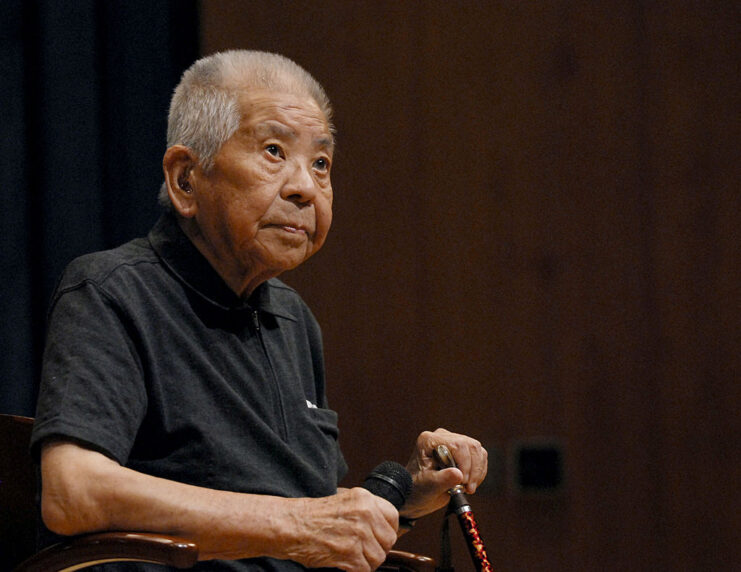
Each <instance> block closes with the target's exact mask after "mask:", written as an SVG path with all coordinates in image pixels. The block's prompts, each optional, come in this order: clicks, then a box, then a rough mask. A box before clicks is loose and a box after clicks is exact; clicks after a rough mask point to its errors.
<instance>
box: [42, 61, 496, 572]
mask: <svg viewBox="0 0 741 572" xmlns="http://www.w3.org/2000/svg"><path fill="white" fill-rule="evenodd" d="M333 148H334V138H333V128H332V124H331V108H330V105H329V102H328V100H327V97H326V95H325V94H324V91H323V90H322V88H321V87H320V86H319V84H318V83H317V82H316V81H315V80H314V79H313V78H312V77H311V76H310V75H309V74H308V73H306V72H305V71H304V70H303V69H301V68H300V67H299V66H297V65H296V64H294V63H293V62H291V61H290V60H287V59H286V58H283V57H281V56H278V55H274V54H266V53H261V52H244V51H236V52H226V53H221V54H215V55H213V56H210V57H207V58H204V59H202V60H199V61H198V62H196V63H195V64H194V65H193V66H192V67H191V68H190V69H189V70H188V71H187V72H186V73H185V74H184V75H183V79H182V81H181V83H180V85H179V86H178V88H177V89H176V91H175V94H174V96H173V100H172V104H171V109H170V122H169V129H168V149H167V151H166V153H165V155H164V160H163V167H164V173H165V184H164V186H163V188H162V191H161V193H160V202H161V203H163V205H164V206H165V207H166V208H165V211H166V212H165V213H164V214H163V216H162V217H161V219H160V220H159V221H158V222H157V224H156V226H155V227H154V228H153V230H152V231H151V232H150V234H149V235H148V237H147V238H146V239H138V240H134V241H132V242H130V243H128V244H125V245H123V246H121V247H119V248H117V249H114V250H111V251H107V252H100V253H95V254H91V255H87V256H83V257H82V258H80V259H78V260H76V261H74V262H73V263H72V264H71V265H70V266H69V268H68V269H67V270H66V272H65V274H64V276H63V278H62V280H61V282H60V284H59V286H58V289H57V291H56V293H55V296H54V298H53V301H52V308H51V313H50V323H49V332H48V336H47V346H46V350H45V355H44V368H43V380H42V388H41V394H40V398H39V406H38V412H37V421H36V424H35V429H34V436H33V447H34V449H35V450H36V451H38V452H39V453H40V458H41V470H42V488H43V490H42V515H43V519H44V522H45V523H46V525H47V526H48V528H49V529H50V530H52V531H53V532H56V533H58V534H62V535H70V534H78V533H83V532H88V531H99V530H106V529H118V530H127V529H128V530H131V529H136V530H149V531H155V532H169V533H175V534H178V535H181V536H185V537H188V538H191V539H193V540H194V541H196V542H197V543H198V545H199V547H200V551H201V553H200V554H201V558H202V559H203V560H208V561H209V562H201V563H200V564H199V567H201V568H202V569H204V570H205V569H210V570H211V569H212V570H222V569H224V570H227V569H228V570H235V569H237V570H248V569H253V568H255V569H284V570H289V569H300V567H301V565H303V566H305V567H325V566H331V567H337V568H343V569H345V570H369V569H373V568H375V567H376V566H377V565H378V564H379V563H381V562H382V561H383V559H384V557H385V555H386V553H387V552H388V551H389V550H390V549H391V547H392V545H393V544H394V542H395V540H396V539H397V536H398V533H399V518H400V517H401V518H404V519H413V518H417V517H420V516H423V515H425V514H428V513H430V512H432V511H435V510H437V509H439V508H441V507H442V506H444V505H445V504H446V502H447V495H446V491H447V490H448V489H449V488H451V487H452V486H454V485H456V484H459V483H466V485H467V489H468V492H473V491H474V490H475V488H476V486H477V484H479V483H480V482H481V481H482V480H483V478H484V476H485V473H486V452H485V450H484V449H483V448H482V447H481V445H480V444H479V443H478V442H477V441H475V440H474V439H471V438H469V437H466V436H463V435H458V434H454V433H450V432H448V431H445V430H442V429H438V430H437V431H434V432H425V433H422V434H421V435H420V437H419V438H418V439H417V443H416V447H415V452H414V453H413V455H412V457H411V459H410V461H409V464H408V469H409V471H410V472H411V474H412V476H413V480H414V488H413V492H412V494H411V496H410V498H409V500H408V501H407V503H406V505H405V506H404V507H403V508H402V509H401V515H400V514H399V513H398V512H397V510H396V509H395V508H394V507H393V506H392V505H391V504H390V503H389V502H388V501H386V500H384V499H382V498H380V497H376V496H374V495H372V494H370V493H369V492H368V491H366V490H364V489H362V488H353V489H341V490H338V488H337V484H338V482H339V480H340V479H341V478H342V476H343V475H344V473H345V471H346V466H345V462H344V460H343V457H342V454H341V453H340V451H339V448H338V445H337V434H338V430H337V418H336V414H335V413H334V412H333V411H331V410H330V409H328V405H327V399H326V396H325V388H324V371H323V358H322V348H321V338H320V332H319V327H318V326H317V324H316V322H315V320H314V318H313V316H312V315H311V313H310V311H309V310H308V308H307V307H306V306H305V305H304V303H303V302H302V301H301V299H300V298H299V296H298V295H297V294H296V292H295V291H294V290H292V289H291V288H289V287H287V286H286V285H285V284H283V283H282V282H280V281H278V280H277V279H276V276H278V275H279V274H281V273H282V272H284V271H286V270H289V269H291V268H294V267H296V266H297V265H299V264H301V263H302V262H304V261H305V260H306V259H307V258H309V257H310V256H311V255H312V254H314V253H315V252H316V251H317V250H319V248H321V246H322V244H323V243H324V241H325V239H326V237H327V232H328V231H329V227H330V223H331V220H332V185H331V182H330V170H331V167H332V156H333ZM110 192H125V189H112V190H111V191H110ZM439 444H446V445H447V446H448V447H449V448H450V449H451V450H452V452H453V454H454V456H455V458H456V460H457V462H458V466H459V468H458V469H455V468H448V469H445V470H442V471H438V470H436V467H435V466H434V463H433V461H432V459H431V451H432V449H433V448H434V447H435V446H437V445H439ZM126 566H131V565H126ZM127 569H130V568H127ZM136 569H139V568H136ZM141 569H146V567H145V565H142V568H141Z"/></svg>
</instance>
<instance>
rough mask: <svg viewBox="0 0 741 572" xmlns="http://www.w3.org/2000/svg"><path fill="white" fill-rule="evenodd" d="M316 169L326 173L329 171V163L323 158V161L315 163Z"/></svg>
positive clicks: (318, 160) (319, 160)
mask: <svg viewBox="0 0 741 572" xmlns="http://www.w3.org/2000/svg"><path fill="white" fill-rule="evenodd" d="M314 167H315V168H316V169H319V170H320V171H326V170H327V169H329V161H328V160H327V159H325V158H323V157H322V158H321V159H317V160H316V161H314Z"/></svg>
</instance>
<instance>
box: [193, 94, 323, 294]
mask: <svg viewBox="0 0 741 572" xmlns="http://www.w3.org/2000/svg"><path fill="white" fill-rule="evenodd" d="M239 102H240V105H241V111H242V121H241V124H240V127H239V130H238V131H237V132H236V133H235V134H234V135H233V136H232V137H231V138H230V139H229V140H228V141H227V142H226V143H225V144H224V145H223V147H222V148H221V150H220V151H219V152H218V153H217V155H216V157H215V161H214V166H213V168H212V169H211V170H210V171H209V172H208V173H204V172H203V171H202V170H201V169H197V177H198V180H197V183H198V189H199V192H198V209H197V213H196V215H195V219H196V222H197V225H198V229H199V236H198V237H197V239H196V244H197V246H199V248H200V249H201V251H202V252H204V254H205V255H206V256H207V258H208V259H209V261H210V262H211V263H212V264H213V265H214V267H215V268H216V269H217V270H218V271H219V272H220V274H221V275H222V277H224V278H225V279H226V280H227V282H228V283H229V285H230V286H232V288H233V289H235V290H238V293H242V292H243V291H244V290H243V288H245V287H246V288H248V290H251V289H253V288H254V287H255V286H256V284H255V279H256V278H257V279H258V280H257V281H258V282H259V281H262V280H264V279H267V278H269V277H271V276H276V275H278V274H280V273H281V272H283V271H285V270H289V269H291V268H294V267H296V266H298V265H299V264H301V263H302V262H303V261H304V260H306V259H307V258H309V257H310V256H311V255H312V254H314V253H315V252H316V251H317V250H319V248H320V247H321V246H322V244H324V240H325V238H326V236H327V232H328V231H329V227H330V225H331V222H332V184H331V182H330V168H331V161H332V152H333V138H332V135H331V133H330V131H329V126H328V124H327V120H326V118H325V117H324V114H323V113H322V111H321V110H320V109H319V107H318V106H317V104H316V103H315V102H314V100H313V99H311V98H306V97H302V96H297V95H292V94H289V93H282V92H273V91H251V93H249V94H247V93H244V92H243V94H242V96H241V97H240V100H239Z"/></svg>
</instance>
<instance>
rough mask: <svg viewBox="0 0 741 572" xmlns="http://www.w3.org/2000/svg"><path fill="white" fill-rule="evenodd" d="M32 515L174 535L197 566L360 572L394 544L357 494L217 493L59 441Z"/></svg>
mask: <svg viewBox="0 0 741 572" xmlns="http://www.w3.org/2000/svg"><path fill="white" fill-rule="evenodd" d="M41 472H42V501H41V507H42V515H43V519H44V522H45V524H46V525H47V527H49V529H50V530H52V531H54V532H56V533H58V534H63V535H72V534H81V533H85V532H93V531H102V530H137V531H149V532H162V533H169V534H175V535H179V536H183V537H185V538H188V539H190V540H193V541H194V542H196V543H197V544H198V546H199V549H200V558H201V559H204V560H206V559H213V558H222V559H238V558H251V557H257V556H267V557H273V558H279V559H290V560H294V561H297V562H300V563H301V564H303V565H305V566H308V567H337V568H342V569H345V570H350V571H363V572H365V571H368V570H373V569H375V568H376V567H377V566H378V565H379V564H381V562H383V560H384V558H385V556H386V554H387V553H388V551H389V550H390V549H391V547H392V546H393V544H394V542H395V541H396V538H397V528H398V513H397V511H396V510H395V509H394V508H393V506H392V505H391V504H390V503H389V502H388V501H386V500H384V499H381V498H379V497H376V496H374V495H372V494H371V493H369V492H368V491H366V490H364V489H361V488H353V489H349V490H347V489H345V490H341V491H340V492H338V493H337V494H336V495H333V496H330V497H325V498H319V499H311V498H302V499H287V498H281V497H275V496H268V495H252V494H243V493H235V492H227V491H217V490H211V489H206V488H202V487H197V486H192V485H187V484H183V483H178V482H175V481H170V480H166V479H161V478H158V477H153V476H150V475H145V474H143V473H140V472H137V471H133V470H131V469H127V468H125V467H122V466H121V465H119V464H118V463H117V462H116V461H113V460H111V459H109V458H108V457H106V456H105V455H102V454H101V453H98V452H95V451H92V450H90V449H86V448H84V447H81V446H79V445H77V444H75V443H72V442H69V441H49V442H47V443H45V444H44V446H43V448H42V453H41Z"/></svg>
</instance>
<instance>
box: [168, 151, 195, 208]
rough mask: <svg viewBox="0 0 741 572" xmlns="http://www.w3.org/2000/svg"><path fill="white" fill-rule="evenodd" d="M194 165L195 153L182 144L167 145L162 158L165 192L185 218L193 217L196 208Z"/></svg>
mask: <svg viewBox="0 0 741 572" xmlns="http://www.w3.org/2000/svg"><path fill="white" fill-rule="evenodd" d="M196 165H197V158H196V155H195V153H193V151H191V150H190V149H189V148H188V147H185V146H184V145H173V146H172V147H169V148H168V149H167V151H165V156H164V157H163V159H162V169H163V170H164V172H165V184H166V185H167V194H168V195H169V196H170V201H171V202H172V205H173V206H174V207H175V210H176V211H177V212H178V213H179V214H180V215H181V216H183V217H185V218H192V217H194V216H195V214H196V211H197V210H198V201H197V200H196V188H195V182H194V177H193V170H194V169H195V167H196Z"/></svg>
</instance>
